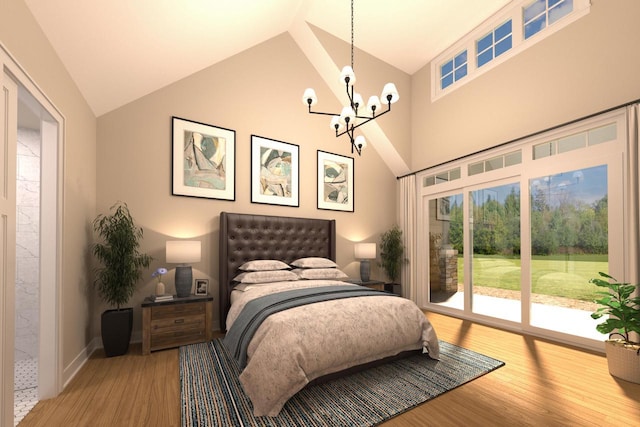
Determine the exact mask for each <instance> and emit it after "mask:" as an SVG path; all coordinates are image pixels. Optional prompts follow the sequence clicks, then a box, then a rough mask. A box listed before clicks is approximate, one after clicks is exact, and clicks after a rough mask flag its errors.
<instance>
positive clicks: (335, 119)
mask: <svg viewBox="0 0 640 427" xmlns="http://www.w3.org/2000/svg"><path fill="white" fill-rule="evenodd" d="M336 125H337V126H338V127H337V128H336ZM331 129H333V130H336V131H338V132H340V130H341V129H342V122H341V121H340V116H333V117H331Z"/></svg>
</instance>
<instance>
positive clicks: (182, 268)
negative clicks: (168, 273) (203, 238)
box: [166, 240, 201, 298]
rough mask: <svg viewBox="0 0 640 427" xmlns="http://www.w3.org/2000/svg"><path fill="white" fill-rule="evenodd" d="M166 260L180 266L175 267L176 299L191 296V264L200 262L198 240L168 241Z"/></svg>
mask: <svg viewBox="0 0 640 427" xmlns="http://www.w3.org/2000/svg"><path fill="white" fill-rule="evenodd" d="M166 251H167V252H166V258H167V263H169V264H180V265H179V266H178V267H176V294H177V296H178V298H184V297H188V296H189V295H191V284H192V283H193V274H192V272H191V266H190V265H187V264H188V263H192V262H200V254H201V244H200V241H199V240H169V241H167V246H166Z"/></svg>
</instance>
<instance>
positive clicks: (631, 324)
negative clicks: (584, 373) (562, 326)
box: [589, 272, 640, 384]
mask: <svg viewBox="0 0 640 427" xmlns="http://www.w3.org/2000/svg"><path fill="white" fill-rule="evenodd" d="M598 274H600V276H601V277H603V278H605V279H606V280H604V279H591V280H590V281H589V282H591V283H593V284H594V285H596V286H599V287H601V288H604V290H603V291H600V292H598V294H599V295H600V296H601V298H600V299H597V300H596V301H595V302H596V303H598V304H600V307H598V309H597V310H596V311H595V312H594V313H592V314H591V317H592V318H593V319H600V318H601V317H603V316H605V315H607V316H609V317H608V318H607V320H605V321H604V322H603V323H600V324H598V325H597V326H596V329H597V330H598V332H600V333H603V334H609V339H608V340H606V341H605V351H606V354H607V364H608V366H609V373H610V374H611V375H613V376H614V377H618V378H621V379H623V380H626V381H630V382H633V383H638V384H640V342H636V341H633V340H632V333H635V334H640V297H638V296H635V297H634V296H633V295H634V293H635V292H636V289H637V285H632V284H629V283H619V282H618V281H617V280H616V279H614V278H613V277H611V276H609V275H608V274H605V273H603V272H599V273H598ZM616 336H617V337H620V339H614V337H616ZM636 336H637V335H636Z"/></svg>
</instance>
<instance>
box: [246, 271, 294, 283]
mask: <svg viewBox="0 0 640 427" xmlns="http://www.w3.org/2000/svg"><path fill="white" fill-rule="evenodd" d="M299 278H300V277H299V276H298V275H297V274H296V273H293V272H292V271H289V270H269V271H247V272H245V273H240V274H238V275H237V276H236V277H234V278H233V280H234V281H235V282H240V283H254V284H255V283H271V282H287V281H290V280H298V279H299Z"/></svg>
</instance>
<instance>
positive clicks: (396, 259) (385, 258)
mask: <svg viewBox="0 0 640 427" xmlns="http://www.w3.org/2000/svg"><path fill="white" fill-rule="evenodd" d="M403 255H404V245H403V244H402V230H400V227H398V226H397V225H394V226H393V227H392V228H391V229H389V230H387V231H385V232H384V233H382V236H381V243H380V259H381V260H382V262H380V266H381V267H382V269H383V270H384V272H385V273H386V275H387V277H388V278H389V280H391V283H396V278H397V277H399V276H400V268H401V266H402V262H403V260H404V258H403Z"/></svg>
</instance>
